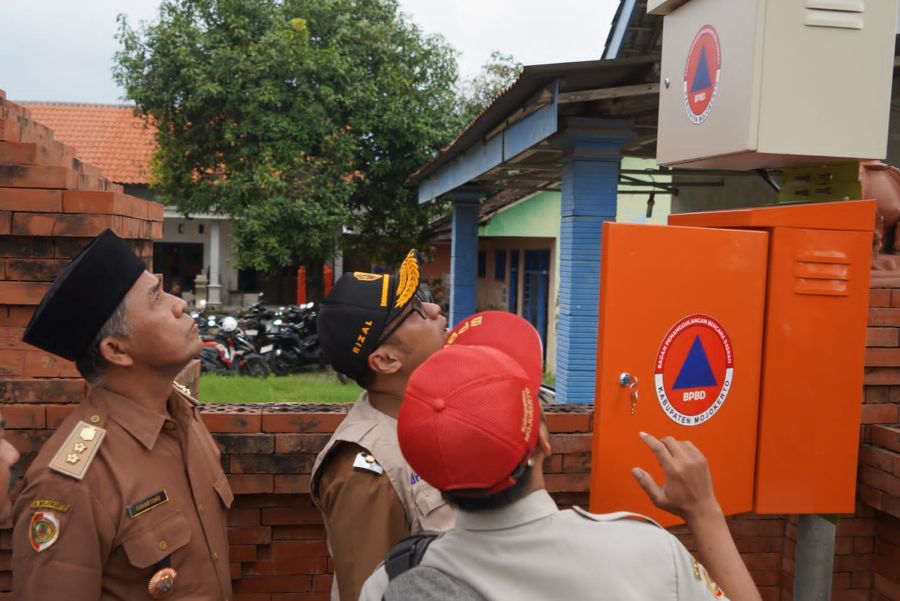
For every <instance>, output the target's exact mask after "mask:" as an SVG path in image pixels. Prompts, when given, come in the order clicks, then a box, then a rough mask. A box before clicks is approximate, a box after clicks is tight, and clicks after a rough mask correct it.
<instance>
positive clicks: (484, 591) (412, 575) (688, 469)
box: [360, 312, 760, 601]
mask: <svg viewBox="0 0 900 601" xmlns="http://www.w3.org/2000/svg"><path fill="white" fill-rule="evenodd" d="M541 356H542V353H541V343H540V339H539V337H538V335H537V333H536V332H535V330H534V328H532V327H531V325H530V324H528V323H527V322H526V321H525V320H523V319H522V318H520V317H518V316H515V315H512V314H509V313H502V312H486V313H480V314H476V315H474V316H472V317H470V318H469V319H467V320H466V321H464V322H462V323H461V324H459V326H457V327H456V328H455V329H454V331H453V332H451V334H450V336H449V337H448V338H447V346H446V347H445V348H444V349H442V350H440V351H438V352H436V353H435V354H433V355H432V356H431V357H430V358H429V359H427V360H426V361H425V362H424V363H423V364H422V365H421V366H420V367H419V369H418V370H416V372H415V373H414V374H413V375H412V377H411V378H410V381H409V385H408V386H407V389H406V395H405V397H404V401H403V405H402V407H401V409H400V415H399V421H398V438H399V442H400V447H401V449H402V451H403V454H404V456H406V457H407V458H408V460H409V463H410V465H411V466H412V468H413V469H414V470H416V472H417V473H419V474H420V475H421V476H422V478H424V479H425V480H427V481H428V482H430V483H431V484H432V485H434V486H435V487H436V488H438V489H439V490H440V491H441V492H442V493H443V495H444V498H445V499H447V500H448V501H450V502H451V503H453V504H454V505H456V506H458V507H459V510H460V511H459V515H458V518H457V522H456V526H455V527H454V528H453V529H452V530H450V531H449V532H447V533H445V534H443V535H442V536H440V537H438V538H437V539H436V540H434V542H433V543H431V545H430V546H428V547H427V549H426V550H425V552H424V555H422V556H421V561H420V563H419V565H418V567H414V568H412V569H409V570H407V571H401V573H399V575H396V577H395V578H394V579H393V580H392V581H391V582H390V585H389V586H388V577H387V573H386V571H385V569H384V568H379V570H378V571H377V572H376V573H375V574H374V575H373V576H372V577H371V578H370V579H369V580H368V581H367V582H366V584H365V586H364V588H363V591H362V595H361V597H360V600H361V601H377V600H381V599H382V597H383V595H384V599H386V600H387V601H400V600H402V599H416V600H417V601H421V600H435V601H436V600H437V599H444V600H446V599H473V600H490V601H505V600H508V599H515V600H516V601H532V600H533V601H545V600H547V599H571V600H573V601H582V600H592V599H598V598H603V599H616V600H619V599H636V600H637V599H642V600H643V599H652V600H654V601H660V600H663V599H671V600H678V601H687V600H702V599H724V598H725V594H724V593H723V592H722V589H720V588H719V586H718V585H717V584H716V581H718V582H719V583H720V584H722V586H724V587H725V590H726V591H728V593H729V594H730V595H731V598H732V599H733V600H738V599H740V600H743V599H753V600H759V599H760V597H759V593H758V591H757V590H756V588H755V586H754V584H753V581H752V579H751V578H750V575H749V572H748V571H747V569H746V567H745V566H744V564H743V562H742V560H741V558H740V555H739V554H738V551H737V548H736V547H735V545H734V541H733V540H732V539H731V535H730V533H729V531H728V527H727V525H726V523H725V519H724V516H723V515H722V512H721V510H720V509H719V506H718V503H717V502H716V499H715V496H714V495H713V492H712V483H711V480H710V476H709V470H708V468H707V466H706V461H705V459H704V458H703V456H702V455H701V454H700V452H699V451H698V450H697V449H696V448H695V447H694V446H693V445H691V444H690V443H681V442H677V441H675V440H671V439H666V440H663V441H659V440H657V439H655V438H653V437H652V436H648V435H642V436H643V439H644V440H645V442H646V443H647V444H648V445H649V446H650V448H651V450H652V451H653V452H654V453H655V455H656V457H657V459H658V460H659V461H660V464H661V465H662V467H663V470H664V472H665V474H666V481H665V484H664V486H663V487H662V488H660V487H659V486H658V485H657V484H656V483H655V482H654V481H653V479H652V478H651V477H650V476H649V475H647V474H646V473H644V472H642V471H640V470H636V471H635V477H636V478H637V480H638V482H639V484H640V485H641V486H642V487H643V488H644V490H645V491H646V492H647V494H648V495H650V497H651V499H652V500H653V502H654V503H655V504H656V505H657V506H659V507H661V508H663V509H666V510H668V511H672V512H674V513H676V514H678V515H680V516H682V517H684V518H685V520H686V521H687V524H688V526H689V527H690V528H691V530H692V533H693V535H694V537H695V539H696V541H697V545H698V547H699V549H700V554H701V557H702V559H703V560H704V561H705V562H706V565H707V566H708V567H709V572H707V570H706V568H704V566H703V565H701V564H700V563H698V562H697V561H696V560H695V559H694V558H693V557H692V556H691V555H690V553H688V551H687V550H686V549H685V548H684V547H683V546H682V545H681V543H680V542H679V541H678V540H677V539H676V538H675V537H673V536H672V535H671V534H669V533H668V532H667V531H666V530H663V529H662V528H660V527H658V526H656V525H655V524H654V523H652V522H651V521H650V520H649V519H647V518H643V517H641V516H637V515H635V514H626V513H617V514H606V515H595V514H591V513H588V512H586V511H584V510H581V509H579V508H575V509H573V510H567V511H559V510H558V509H557V507H556V503H555V502H554V501H553V499H552V498H551V497H550V495H549V494H548V493H547V491H546V490H545V487H544V475H543V468H542V465H543V460H544V459H545V458H546V457H547V456H549V455H550V452H551V449H550V436H549V433H548V431H547V428H546V425H545V424H544V422H543V419H542V415H541V409H540V405H539V402H538V387H539V385H540V379H541ZM393 560H394V554H392V556H391V558H390V559H389V561H388V564H392V563H393ZM388 569H389V570H390V571H394V570H393V569H392V567H390V566H389V568H388Z"/></svg>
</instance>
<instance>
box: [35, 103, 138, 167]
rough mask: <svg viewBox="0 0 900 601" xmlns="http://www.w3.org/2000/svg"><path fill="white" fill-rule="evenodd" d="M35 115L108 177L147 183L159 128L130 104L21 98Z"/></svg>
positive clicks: (79, 155) (57, 136)
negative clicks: (40, 100)
mask: <svg viewBox="0 0 900 601" xmlns="http://www.w3.org/2000/svg"><path fill="white" fill-rule="evenodd" d="M18 104H20V105H22V106H25V107H27V108H28V109H29V110H30V111H31V118H32V119H33V120H35V121H37V122H38V123H41V124H43V125H46V126H47V127H49V128H50V129H52V130H53V135H54V137H55V138H56V139H57V140H59V141H60V142H63V143H65V144H68V145H70V146H74V147H75V149H76V151H77V152H76V156H77V157H78V158H79V159H80V160H82V161H85V162H87V163H92V164H94V165H96V166H97V167H99V168H100V171H101V172H102V173H103V175H104V176H105V177H107V178H108V179H110V180H112V181H114V182H117V183H120V184H147V183H149V181H150V159H151V157H152V156H153V151H154V149H155V148H156V140H155V135H156V130H155V129H154V128H153V127H152V126H147V125H145V124H144V121H143V119H141V118H140V117H138V116H136V115H135V114H134V107H133V106H127V105H97V104H75V103H52V102H47V103H44V102H19V103H18Z"/></svg>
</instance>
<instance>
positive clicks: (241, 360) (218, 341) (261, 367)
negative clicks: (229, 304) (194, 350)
mask: <svg viewBox="0 0 900 601" xmlns="http://www.w3.org/2000/svg"><path fill="white" fill-rule="evenodd" d="M201 338H203V337H201ZM273 349H274V347H272V346H271V345H270V346H269V348H263V349H260V352H259V353H257V352H256V349H255V348H254V347H253V345H252V344H251V343H250V341H249V340H247V338H246V337H245V336H244V334H243V332H242V331H241V329H240V328H239V327H238V322H237V319H235V318H234V317H231V316H230V315H229V316H227V317H225V318H223V319H222V321H221V323H219V324H218V332H217V333H216V334H214V335H209V336H206V337H205V339H204V340H203V348H202V349H201V351H200V371H201V372H203V373H215V374H219V375H235V374H239V375H242V376H252V377H265V376H268V375H270V374H271V373H272V370H271V368H270V366H269V359H268V357H267V356H266V355H267V354H268V353H271V352H272V350H273Z"/></svg>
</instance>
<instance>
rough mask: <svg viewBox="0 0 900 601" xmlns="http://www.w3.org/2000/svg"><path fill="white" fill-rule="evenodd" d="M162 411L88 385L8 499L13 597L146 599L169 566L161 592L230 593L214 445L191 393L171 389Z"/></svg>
mask: <svg viewBox="0 0 900 601" xmlns="http://www.w3.org/2000/svg"><path fill="white" fill-rule="evenodd" d="M168 414H169V416H171V419H167V417H166V416H164V415H159V414H156V413H153V412H151V411H150V410H149V409H147V408H145V407H144V406H143V405H141V404H139V403H137V402H135V401H132V400H130V399H128V398H125V397H122V396H119V395H117V394H114V393H112V392H110V391H107V390H105V389H103V388H95V389H94V390H93V392H92V393H91V394H90V396H89V397H88V398H87V399H85V400H84V401H83V402H82V403H81V404H80V405H79V406H78V407H77V408H76V409H75V411H73V412H72V414H71V415H69V417H68V418H66V420H65V421H64V422H63V424H62V425H61V426H60V427H59V429H58V430H57V431H56V433H55V434H54V435H53V436H52V437H51V438H50V440H49V441H48V442H47V443H46V444H45V445H44V447H43V449H41V452H40V453H39V454H38V456H37V458H36V459H35V460H34V462H33V463H32V464H31V467H30V468H29V469H28V472H27V473H26V475H25V482H24V489H22V492H21V494H20V495H19V496H18V498H17V499H16V502H15V509H14V512H13V515H14V520H15V530H14V531H13V543H12V544H13V557H12V567H13V598H14V599H20V600H22V601H26V600H27V601H41V600H47V601H51V600H52V601H60V600H62V599H65V600H66V601H81V600H84V601H87V600H91V601H97V600H98V599H100V600H104V601H106V600H110V601H112V600H122V601H126V600H127V601H140V600H142V599H150V598H151V597H150V596H149V594H148V590H147V586H148V583H149V581H150V578H151V577H152V576H153V575H154V574H155V573H156V572H157V571H158V570H159V569H161V568H163V567H166V565H168V566H170V567H171V568H174V569H175V570H176V571H177V579H176V582H175V588H174V591H173V592H172V594H171V595H170V596H169V597H167V599H198V600H199V599H203V600H206V599H209V600H212V599H215V600H216V601H219V600H226V601H231V599H232V593H231V576H230V571H229V565H228V541H227V532H226V524H225V510H226V509H227V508H228V507H229V506H230V505H231V502H232V500H233V495H232V492H231V487H230V486H229V485H228V480H227V479H226V477H225V474H224V472H223V471H222V467H221V465H220V461H219V455H220V453H219V450H218V448H217V447H216V443H215V441H213V439H212V437H211V436H210V434H209V431H208V430H207V429H206V427H205V426H204V424H203V422H202V421H201V419H200V412H199V406H198V405H197V404H196V402H195V401H193V399H190V397H187V396H183V395H181V394H180V393H177V392H175V391H173V392H172V395H171V396H170V397H169V400H168ZM82 422H83V423H82ZM92 427H93V430H92ZM98 441H99V442H98ZM92 453H94V454H93V456H92ZM51 464H52V465H56V466H60V465H61V466H63V469H69V470H71V471H72V472H73V473H76V474H80V475H82V479H78V478H76V477H73V476H72V475H66V474H63V473H59V472H58V471H54V470H52V469H50V467H49V466H50V465H51Z"/></svg>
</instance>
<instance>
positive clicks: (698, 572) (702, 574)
mask: <svg viewBox="0 0 900 601" xmlns="http://www.w3.org/2000/svg"><path fill="white" fill-rule="evenodd" d="M691 567H692V568H694V579H696V580H697V582H703V584H705V585H706V588H707V589H708V590H709V592H710V593H712V594H713V596H714V597H715V598H716V599H724V598H725V593H724V592H723V591H722V589H720V588H719V585H718V584H716V581H715V580H713V579H712V577H711V576H710V575H709V572H707V571H706V568H704V567H703V564H702V563H700V562H699V561H697V560H696V558H694V556H693V555H691Z"/></svg>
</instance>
